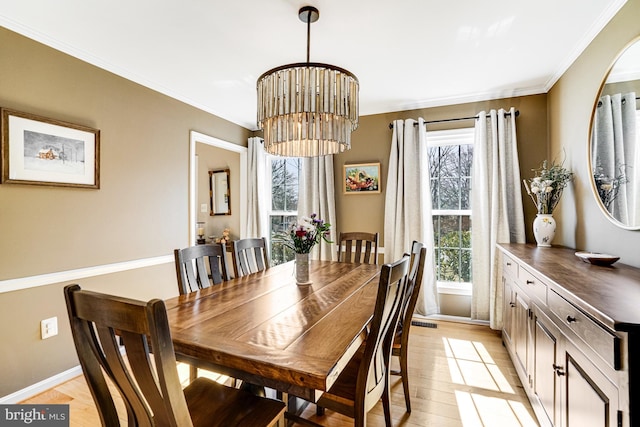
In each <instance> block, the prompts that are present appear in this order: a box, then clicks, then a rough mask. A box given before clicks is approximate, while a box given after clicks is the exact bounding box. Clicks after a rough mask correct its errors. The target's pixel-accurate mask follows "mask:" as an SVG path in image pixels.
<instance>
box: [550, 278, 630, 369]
mask: <svg viewBox="0 0 640 427" xmlns="http://www.w3.org/2000/svg"><path fill="white" fill-rule="evenodd" d="M549 308H550V309H551V311H552V312H553V313H554V314H555V315H556V316H558V317H559V318H560V320H562V322H563V323H564V324H565V325H566V326H568V327H569V329H571V330H572V331H573V332H574V333H575V334H576V335H577V336H578V337H579V338H580V339H581V340H582V341H584V343H585V344H586V345H588V346H589V347H591V348H592V349H593V350H594V351H595V352H596V353H597V354H598V355H600V357H602V359H603V360H604V361H605V362H606V363H607V364H608V365H609V366H611V367H612V368H614V369H616V370H619V369H620V339H619V338H618V337H617V336H616V335H615V334H613V333H612V332H609V331H608V330H607V329H605V328H604V327H603V326H600V325H599V324H598V323H596V322H595V321H594V320H593V319H591V318H590V317H589V316H587V315H586V314H584V313H583V312H582V311H580V310H579V309H578V308H577V307H575V306H574V305H573V304H571V303H570V302H569V301H567V300H565V299H564V298H562V297H561V296H560V295H558V294H557V293H556V292H554V291H553V290H552V291H550V292H549Z"/></svg>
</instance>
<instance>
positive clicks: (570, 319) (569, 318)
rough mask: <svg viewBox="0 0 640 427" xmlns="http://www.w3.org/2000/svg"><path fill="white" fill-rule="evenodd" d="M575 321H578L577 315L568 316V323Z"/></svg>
mask: <svg viewBox="0 0 640 427" xmlns="http://www.w3.org/2000/svg"><path fill="white" fill-rule="evenodd" d="M575 321H576V318H575V317H572V316H567V323H573V322H575Z"/></svg>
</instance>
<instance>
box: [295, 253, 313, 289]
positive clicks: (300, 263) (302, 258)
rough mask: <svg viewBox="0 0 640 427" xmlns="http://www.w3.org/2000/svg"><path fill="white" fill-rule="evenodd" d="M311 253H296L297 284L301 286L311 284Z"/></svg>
mask: <svg viewBox="0 0 640 427" xmlns="http://www.w3.org/2000/svg"><path fill="white" fill-rule="evenodd" d="M309 257H310V255H309V254H296V284H297V285H300V286H304V285H310V284H311V280H309Z"/></svg>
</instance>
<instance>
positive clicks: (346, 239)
mask: <svg viewBox="0 0 640 427" xmlns="http://www.w3.org/2000/svg"><path fill="white" fill-rule="evenodd" d="M363 249H364V250H363ZM338 261H340V262H353V263H364V264H376V265H377V264H378V233H364V232H349V233H340V238H339V239H338Z"/></svg>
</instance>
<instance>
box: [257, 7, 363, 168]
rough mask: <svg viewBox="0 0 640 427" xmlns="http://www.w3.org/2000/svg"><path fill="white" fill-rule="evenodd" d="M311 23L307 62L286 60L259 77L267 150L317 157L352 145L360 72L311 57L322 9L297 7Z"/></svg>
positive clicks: (260, 111)
mask: <svg viewBox="0 0 640 427" xmlns="http://www.w3.org/2000/svg"><path fill="white" fill-rule="evenodd" d="M298 16H299V18H300V20H301V21H302V22H305V23H306V24H307V62H298V63H295V64H288V65H282V66H280V67H276V68H273V69H271V70H269V71H267V72H266V73H264V74H262V75H261V76H260V78H258V82H257V89H258V128H259V129H262V130H263V132H264V133H263V138H264V148H265V150H266V151H267V152H268V153H271V154H275V155H278V156H286V157H316V156H325V155H328V154H335V153H341V152H343V151H345V150H349V149H350V148H351V132H352V131H354V130H355V129H356V128H357V127H358V90H359V83H358V79H357V78H356V76H354V75H353V74H352V73H350V72H349V71H347V70H345V69H344V68H340V67H336V66H334V65H328V64H321V63H317V62H309V42H310V38H311V23H312V22H316V21H317V20H318V18H319V16H320V14H319V12H318V9H316V8H315V7H312V6H305V7H303V8H301V9H300V10H299V11H298Z"/></svg>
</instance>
